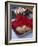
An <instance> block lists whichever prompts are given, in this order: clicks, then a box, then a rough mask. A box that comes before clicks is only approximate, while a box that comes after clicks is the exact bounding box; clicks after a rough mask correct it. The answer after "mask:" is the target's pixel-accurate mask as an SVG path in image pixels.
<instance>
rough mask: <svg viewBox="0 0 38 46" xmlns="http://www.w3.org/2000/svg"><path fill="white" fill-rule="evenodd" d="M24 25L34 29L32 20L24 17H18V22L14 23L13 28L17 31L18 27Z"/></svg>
mask: <svg viewBox="0 0 38 46" xmlns="http://www.w3.org/2000/svg"><path fill="white" fill-rule="evenodd" d="M23 25H26V26H28V27H30V28H31V29H32V19H29V18H27V17H26V16H24V15H16V21H14V22H12V28H14V29H16V27H18V26H23Z"/></svg>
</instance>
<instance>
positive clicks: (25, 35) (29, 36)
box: [11, 29, 32, 39]
mask: <svg viewBox="0 0 38 46" xmlns="http://www.w3.org/2000/svg"><path fill="white" fill-rule="evenodd" d="M11 31H12V32H11V38H12V39H22V38H32V32H29V33H28V34H24V36H20V37H19V36H18V35H17V34H16V33H15V32H14V30H13V29H12V30H11Z"/></svg>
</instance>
